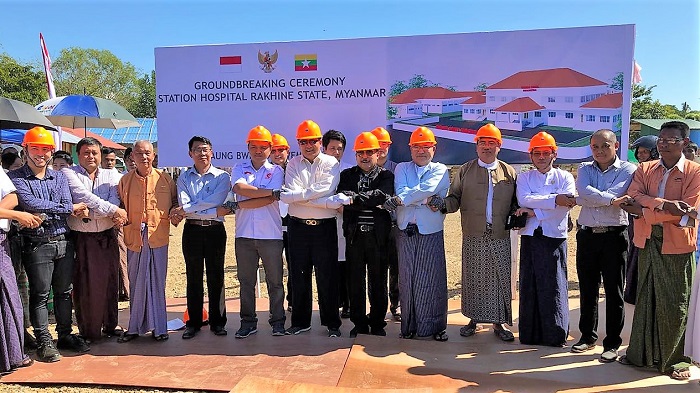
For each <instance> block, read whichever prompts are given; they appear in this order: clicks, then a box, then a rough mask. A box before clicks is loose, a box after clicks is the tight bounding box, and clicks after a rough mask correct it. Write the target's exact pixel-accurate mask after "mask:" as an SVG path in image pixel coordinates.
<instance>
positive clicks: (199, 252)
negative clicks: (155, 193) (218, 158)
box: [171, 135, 231, 340]
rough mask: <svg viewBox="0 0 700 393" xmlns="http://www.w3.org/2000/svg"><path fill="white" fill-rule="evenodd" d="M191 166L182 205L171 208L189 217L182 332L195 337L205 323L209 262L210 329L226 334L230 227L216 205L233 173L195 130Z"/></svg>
mask: <svg viewBox="0 0 700 393" xmlns="http://www.w3.org/2000/svg"><path fill="white" fill-rule="evenodd" d="M187 148H188V151H189V156H190V158H191V159H192V166H191V167H190V168H188V169H187V170H185V171H183V172H182V173H181V174H180V176H179V177H178V178H177V182H176V186H177V199H178V203H179V204H180V206H178V207H176V208H174V209H173V210H172V212H171V215H173V216H180V217H181V218H182V219H185V225H184V228H183V230H182V256H183V257H184V258H185V274H186V279H187V310H193V312H192V315H191V317H190V318H188V320H187V321H185V324H186V325H187V327H186V328H185V331H184V332H183V333H182V338H183V339H185V340H187V339H191V338H193V337H194V336H195V335H196V334H197V332H199V330H200V329H201V327H202V325H203V324H204V317H203V315H202V314H201V313H199V312H198V311H199V310H202V307H203V303H204V285H203V283H202V275H204V268H205V266H206V272H207V274H206V279H207V294H208V297H209V313H208V314H209V318H208V319H209V330H210V331H211V332H212V333H214V334H215V335H217V336H225V335H226V334H227V333H228V332H227V331H226V322H227V318H226V304H225V300H226V295H225V293H224V292H225V291H224V289H225V285H224V258H225V254H226V229H225V228H224V217H221V216H219V215H218V214H217V209H216V208H217V207H218V206H220V205H222V204H223V203H224V200H226V196H227V195H228V192H229V190H230V189H231V177H230V176H229V174H228V172H226V171H223V170H221V169H219V168H217V167H215V166H214V165H212V163H211V159H212V157H213V156H214V150H213V149H214V147H213V146H212V143H211V140H210V139H209V138H207V137H204V136H199V135H197V136H193V137H192V138H191V139H190V140H189V142H188V143H187Z"/></svg>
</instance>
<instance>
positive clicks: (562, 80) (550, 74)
mask: <svg viewBox="0 0 700 393" xmlns="http://www.w3.org/2000/svg"><path fill="white" fill-rule="evenodd" d="M600 85H607V83H605V82H603V81H600V80H598V79H595V78H591V77H590V76H588V75H586V74H582V73H580V72H578V71H574V70H572V69H571V68H553V69H548V70H533V71H520V72H518V73H516V74H513V75H511V76H509V77H507V78H506V79H503V80H501V81H499V82H496V83H494V84H493V85H491V86H489V87H488V89H523V90H534V89H543V88H556V87H586V86H600Z"/></svg>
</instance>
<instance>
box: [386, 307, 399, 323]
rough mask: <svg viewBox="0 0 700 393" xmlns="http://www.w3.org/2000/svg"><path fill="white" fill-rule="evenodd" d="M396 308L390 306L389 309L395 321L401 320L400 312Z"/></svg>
mask: <svg viewBox="0 0 700 393" xmlns="http://www.w3.org/2000/svg"><path fill="white" fill-rule="evenodd" d="M397 308H398V307H397V306H391V307H389V311H391V316H392V318H394V320H395V321H401V313H400V312H398V311H397V310H396V309H397Z"/></svg>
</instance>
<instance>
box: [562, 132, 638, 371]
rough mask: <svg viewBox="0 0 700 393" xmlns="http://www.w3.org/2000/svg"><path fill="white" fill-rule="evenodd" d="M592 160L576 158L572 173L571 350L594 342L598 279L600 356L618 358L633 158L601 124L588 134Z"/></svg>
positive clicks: (609, 359) (604, 359)
mask: <svg viewBox="0 0 700 393" xmlns="http://www.w3.org/2000/svg"><path fill="white" fill-rule="evenodd" d="M590 146H591V152H592V153H593V161H592V162H585V163H583V164H581V166H580V167H579V169H578V177H577V178H576V191H577V192H578V197H577V198H576V204H578V205H580V206H581V213H580V214H579V217H578V231H577V232H576V243H577V246H576V249H577V252H576V271H577V273H578V281H579V288H580V289H581V317H580V319H579V324H578V326H579V330H580V331H581V338H580V339H579V341H578V342H577V343H576V344H574V345H573V346H572V347H571V352H574V353H581V352H586V351H589V350H592V349H593V348H595V343H596V340H597V339H598V332H597V330H598V292H599V288H600V279H601V276H602V278H603V288H604V289H605V303H606V305H605V333H606V337H605V339H604V340H603V353H602V355H600V361H601V362H603V363H609V362H612V361H614V360H615V359H617V349H618V348H619V347H620V344H622V337H620V333H621V332H622V328H623V326H624V324H625V304H624V301H623V299H622V292H623V285H624V280H625V260H626V259H627V248H628V246H629V239H628V237H627V225H628V224H629V222H628V219H627V213H626V212H625V211H623V210H622V209H621V208H620V205H621V204H623V203H625V202H626V201H627V199H628V197H627V196H626V195H625V194H626V193H627V188H628V187H629V184H630V182H631V181H632V174H633V173H634V171H635V170H636V169H637V168H636V167H635V166H634V164H631V163H629V162H625V161H621V160H620V159H619V158H618V157H617V154H616V152H617V149H618V148H619V147H620V143H619V142H618V141H617V137H616V136H615V133H613V132H612V131H611V130H607V129H601V130H598V131H596V132H594V133H593V135H592V136H591V139H590Z"/></svg>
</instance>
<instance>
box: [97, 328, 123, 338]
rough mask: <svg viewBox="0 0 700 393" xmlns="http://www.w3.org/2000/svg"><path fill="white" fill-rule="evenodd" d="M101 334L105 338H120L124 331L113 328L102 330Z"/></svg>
mask: <svg viewBox="0 0 700 393" xmlns="http://www.w3.org/2000/svg"><path fill="white" fill-rule="evenodd" d="M102 334H104V335H105V336H107V337H112V336H121V335H122V334H124V329H123V328H121V327H119V326H117V327H115V328H114V329H102Z"/></svg>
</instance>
